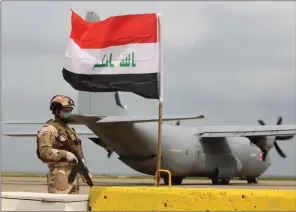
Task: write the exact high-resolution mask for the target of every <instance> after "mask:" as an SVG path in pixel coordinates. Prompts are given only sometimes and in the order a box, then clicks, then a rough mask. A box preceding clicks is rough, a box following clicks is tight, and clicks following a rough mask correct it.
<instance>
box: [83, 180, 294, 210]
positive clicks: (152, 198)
mask: <svg viewBox="0 0 296 212" xmlns="http://www.w3.org/2000/svg"><path fill="white" fill-rule="evenodd" d="M89 205H90V208H91V210H92V211H106V210H120V211H125V210H126V211H135V210H137V211H143V210H149V211H151V210H161V211H184V210H186V211H197V210H198V211H200V210H201V211H236V210H237V211H241V210H245V211H267V210H269V211H279V210H282V211H296V191H295V190H261V189H260V190H259V189H254V190H251V189H212V188H176V187H172V188H167V187H166V188H165V187H97V186H94V187H92V188H91V189H90V199H89Z"/></svg>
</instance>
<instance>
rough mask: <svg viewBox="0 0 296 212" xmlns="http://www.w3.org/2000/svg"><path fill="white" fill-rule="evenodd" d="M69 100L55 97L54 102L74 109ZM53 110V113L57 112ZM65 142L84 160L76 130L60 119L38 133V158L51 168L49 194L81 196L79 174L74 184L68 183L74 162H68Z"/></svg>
mask: <svg viewBox="0 0 296 212" xmlns="http://www.w3.org/2000/svg"><path fill="white" fill-rule="evenodd" d="M69 99H70V98H69V97H65V96H55V98H53V99H52V102H60V103H61V105H62V107H72V108H73V106H74V103H73V104H68V101H69ZM70 100H71V99H70ZM51 109H52V108H51ZM52 110H53V113H54V112H55V111H56V110H54V109H52ZM65 142H69V143H68V144H70V145H72V148H74V149H75V150H76V151H77V152H78V154H79V156H80V157H81V158H82V159H84V156H83V152H82V146H81V140H80V139H79V138H78V136H77V134H76V132H75V130H74V129H73V128H70V127H69V126H68V125H67V124H66V123H65V122H64V121H62V120H60V119H58V118H56V119H55V120H53V119H50V120H48V121H47V122H46V124H45V125H44V126H43V127H42V128H41V129H40V131H38V134H37V156H38V158H39V159H40V160H41V161H43V162H44V163H47V166H48V168H49V173H48V175H47V189H48V192H49V193H58V194H79V180H78V174H77V176H76V178H75V181H74V182H73V184H69V183H68V175H69V173H70V171H71V166H72V165H73V164H74V160H73V161H70V162H69V161H67V159H66V158H67V151H69V148H68V147H67V145H65Z"/></svg>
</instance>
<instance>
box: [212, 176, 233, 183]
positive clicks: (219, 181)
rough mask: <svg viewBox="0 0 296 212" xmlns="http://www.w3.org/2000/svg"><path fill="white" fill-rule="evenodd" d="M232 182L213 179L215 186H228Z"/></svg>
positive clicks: (226, 179)
mask: <svg viewBox="0 0 296 212" xmlns="http://www.w3.org/2000/svg"><path fill="white" fill-rule="evenodd" d="M229 182H230V179H229V178H215V177H214V178H212V184H213V185H228V184H229Z"/></svg>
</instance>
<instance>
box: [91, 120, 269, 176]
mask: <svg viewBox="0 0 296 212" xmlns="http://www.w3.org/2000/svg"><path fill="white" fill-rule="evenodd" d="M157 129H158V124H157V123H136V124H131V123H116V124H104V125H101V126H100V127H96V129H95V131H96V134H98V136H99V137H100V138H101V139H102V140H103V141H104V143H106V144H107V145H108V146H109V147H111V148H112V149H113V150H114V151H115V152H116V153H117V154H118V155H119V156H120V157H119V159H120V160H121V161H122V162H123V163H125V164H126V165H128V166H129V167H131V168H133V169H134V170H136V171H138V172H141V173H144V174H148V175H154V174H155V170H156V154H157V135H158V131H157ZM197 132H198V131H197V127H188V126H174V125H168V124H163V128H162V168H164V169H168V170H170V171H171V173H172V175H173V176H183V177H186V176H205V177H207V176H211V175H212V174H213V172H215V171H216V170H217V169H218V170H219V174H220V176H221V177H230V178H231V177H241V176H244V177H245V176H246V177H247V176H252V177H257V176H260V175H261V174H262V173H264V172H265V171H266V170H267V168H268V167H269V165H270V158H269V156H267V158H266V161H265V162H261V161H260V160H259V158H260V157H259V156H260V155H259V154H260V149H259V148H258V147H257V146H255V145H253V144H252V143H251V142H250V141H249V139H247V138H245V137H227V138H206V139H203V138H200V137H199V136H198V135H197V134H196V133H197Z"/></svg>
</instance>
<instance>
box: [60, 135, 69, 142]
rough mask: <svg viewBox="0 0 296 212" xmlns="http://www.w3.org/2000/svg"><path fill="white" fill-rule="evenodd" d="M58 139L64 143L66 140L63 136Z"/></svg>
mask: <svg viewBox="0 0 296 212" xmlns="http://www.w3.org/2000/svg"><path fill="white" fill-rule="evenodd" d="M59 139H60V141H66V140H67V138H66V136H65V135H60V137H59Z"/></svg>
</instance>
